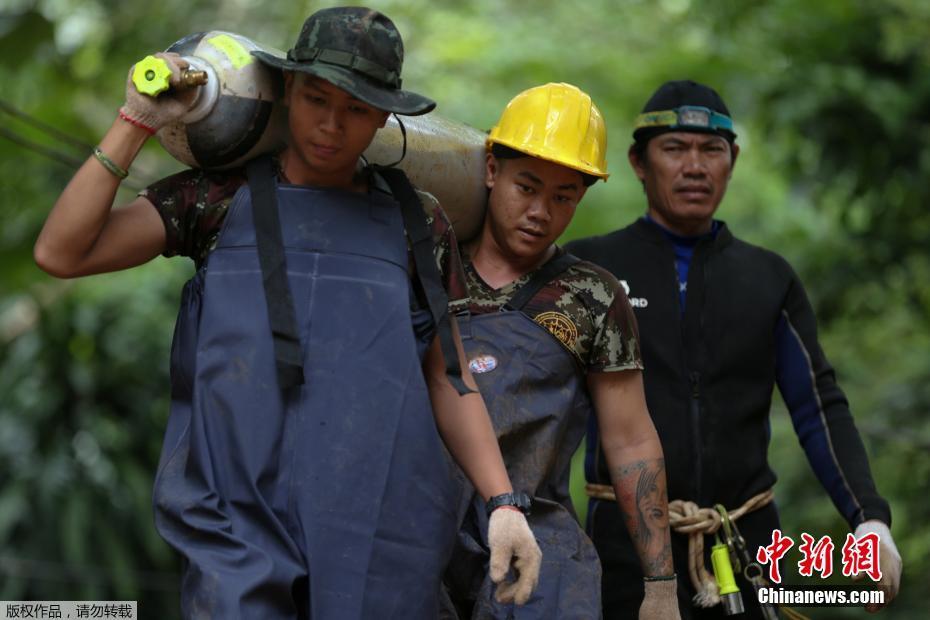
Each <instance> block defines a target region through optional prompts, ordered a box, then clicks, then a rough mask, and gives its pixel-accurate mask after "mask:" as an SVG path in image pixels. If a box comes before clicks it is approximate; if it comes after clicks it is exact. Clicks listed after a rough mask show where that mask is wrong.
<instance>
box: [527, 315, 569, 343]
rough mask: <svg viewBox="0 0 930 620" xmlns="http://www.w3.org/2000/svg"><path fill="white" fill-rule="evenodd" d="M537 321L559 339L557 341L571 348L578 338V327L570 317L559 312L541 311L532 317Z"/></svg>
mask: <svg viewBox="0 0 930 620" xmlns="http://www.w3.org/2000/svg"><path fill="white" fill-rule="evenodd" d="M534 320H535V321H536V322H537V323H539V324H540V325H542V326H543V327H545V328H546V329H547V330H549V333H550V334H552V335H553V336H555V337H556V338H558V339H559V342H561V343H562V344H564V345H565V346H566V347H568V348H569V349H571V348H572V347H574V346H575V340H577V339H578V328H577V327H575V324H574V323H573V322H572V320H571V319H570V318H568V317H567V316H565V315H564V314H562V313H561V312H543V313H542V314H539V315H537V316H536V318H535V319H534Z"/></svg>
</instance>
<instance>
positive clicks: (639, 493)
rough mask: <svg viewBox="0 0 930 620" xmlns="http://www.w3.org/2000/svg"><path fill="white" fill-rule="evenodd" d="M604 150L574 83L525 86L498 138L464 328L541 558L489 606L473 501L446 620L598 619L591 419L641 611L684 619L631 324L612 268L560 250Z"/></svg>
mask: <svg viewBox="0 0 930 620" xmlns="http://www.w3.org/2000/svg"><path fill="white" fill-rule="evenodd" d="M606 149H607V134H606V128H605V125H604V120H603V118H602V117H601V114H600V112H599V110H598V109H597V106H595V105H594V103H593V102H592V101H591V98H590V97H589V96H588V95H587V94H586V93H584V92H583V91H581V90H580V89H578V88H577V87H575V86H572V85H570V84H546V85H543V86H537V87H535V88H530V89H529V90H526V91H524V92H522V93H520V94H519V95H517V96H516V97H514V99H513V100H511V101H510V103H509V104H508V105H507V107H506V109H505V110H504V112H503V114H502V115H501V117H500V120H499V121H498V123H497V125H495V127H494V128H493V129H492V130H491V133H490V136H489V137H488V151H489V152H488V155H487V164H486V175H485V179H486V184H487V186H488V188H489V196H488V210H487V215H486V216H485V220H484V224H483V228H482V230H481V233H480V235H479V237H478V238H477V239H476V240H475V241H474V242H473V243H472V244H470V245H469V246H468V247H467V248H466V249H467V253H468V255H469V257H470V261H468V263H467V265H466V279H467V282H468V291H469V296H470V303H469V306H468V308H467V310H466V311H465V312H463V313H461V314H460V315H459V317H458V319H459V322H458V324H459V327H460V330H461V334H462V341H463V344H464V347H465V352H466V358H467V359H468V360H469V366H470V369H471V371H472V374H473V376H474V377H475V380H476V381H477V383H478V385H479V387H480V389H481V393H482V395H483V396H484V399H485V402H486V403H487V405H488V411H489V412H490V414H491V419H492V422H493V424H494V428H495V430H496V432H497V436H498V440H499V442H500V445H501V450H502V452H503V455H504V461H505V462H506V464H507V470H508V471H509V472H510V476H511V481H512V482H513V486H514V488H515V489H516V490H517V491H518V492H519V493H520V494H521V496H522V499H523V504H522V506H521V507H522V508H523V509H525V510H528V512H529V520H530V523H531V524H532V527H533V532H534V533H535V534H536V536H537V539H538V540H539V543H540V546H541V547H542V550H543V566H542V570H541V572H540V580H539V586H538V587H537V589H536V591H535V592H534V593H533V596H532V597H531V598H530V600H529V601H528V602H527V604H526V606H525V607H524V608H521V609H519V610H513V609H512V606H511V605H508V604H502V603H501V602H500V601H496V600H494V598H493V597H492V596H491V593H492V590H493V584H492V582H491V580H489V579H488V575H487V568H486V567H487V566H488V556H489V553H488V549H487V547H486V546H485V544H484V540H485V538H486V532H487V529H488V521H487V510H488V508H489V504H488V503H486V502H485V501H484V500H483V498H481V497H480V496H477V495H476V496H474V497H470V498H467V500H466V501H467V503H466V504H465V505H463V507H462V510H461V512H462V514H463V516H464V518H463V524H462V528H461V531H460V533H459V543H458V545H457V546H456V550H455V553H454V555H453V559H452V561H451V563H450V565H449V569H448V570H447V573H446V578H445V584H446V593H447V594H448V601H447V604H446V605H447V608H446V610H445V613H444V617H447V618H455V617H457V618H460V619H464V618H474V619H478V618H481V619H489V618H502V619H503V618H513V617H517V618H519V617H532V618H551V619H558V618H598V617H600V613H601V605H600V598H601V597H600V565H599V561H598V558H597V554H596V552H595V550H594V547H593V545H592V544H591V541H590V540H589V539H588V537H587V536H585V534H584V532H583V531H582V529H581V527H580V525H579V524H578V521H577V516H576V515H575V512H574V509H573V508H572V503H571V498H570V496H569V490H568V480H569V469H570V466H571V458H572V455H573V454H574V452H575V450H576V449H577V447H578V445H579V444H580V442H581V439H582V437H583V436H584V433H585V428H586V426H587V425H588V423H589V418H592V416H591V414H592V413H594V414H596V423H597V424H598V425H599V427H600V429H601V434H602V437H603V442H604V446H605V453H606V455H607V458H608V461H609V462H610V464H611V471H612V472H613V483H614V488H615V489H616V491H617V494H618V496H619V497H620V498H621V499H620V501H619V502H618V504H619V508H620V510H621V511H623V513H624V514H625V515H626V516H627V518H626V519H625V520H624V523H623V524H619V525H618V527H622V528H624V529H626V530H628V531H629V535H630V536H631V537H632V539H633V540H635V541H636V542H637V548H636V550H637V554H638V558H639V560H640V562H641V563H642V570H641V572H642V573H643V574H644V575H645V577H646V579H645V600H644V601H642V606H641V608H640V602H641V601H636V604H635V607H634V608H633V609H640V612H639V613H640V617H641V618H644V619H650V620H652V619H654V620H668V619H672V618H677V617H678V610H677V599H676V597H675V586H676V582H675V577H674V575H673V573H672V570H673V569H672V558H671V555H670V540H669V539H670V534H669V529H668V512H667V508H668V507H667V500H666V493H665V472H664V470H663V461H662V449H661V446H660V444H659V440H658V437H657V435H656V432H655V428H654V427H653V425H652V422H651V420H650V418H649V413H648V411H647V410H646V403H645V398H644V395H643V391H642V378H641V374H642V373H641V369H642V364H641V362H640V357H639V345H638V342H637V339H638V337H637V333H636V322H635V319H634V318H633V313H632V310H631V309H630V305H629V303H628V301H627V298H626V295H625V294H624V292H623V289H622V288H621V286H620V284H619V283H618V282H617V280H616V279H615V278H614V277H613V276H611V275H610V274H609V273H607V272H606V271H605V270H603V269H601V268H599V267H596V266H595V265H592V264H591V263H586V262H583V261H580V260H578V259H577V258H575V257H574V256H572V255H570V254H567V253H565V252H564V251H562V250H561V249H559V248H558V247H557V246H556V245H555V240H556V239H557V238H558V237H559V236H560V235H561V234H562V232H563V231H564V230H565V228H566V226H568V224H569V222H570V221H571V218H572V215H573V214H574V212H575V209H576V207H577V206H578V204H579V203H580V201H581V199H582V198H583V196H584V194H585V192H586V190H587V188H588V187H589V186H590V185H592V184H593V183H594V182H596V181H597V180H598V179H606V178H607V164H606V160H605V155H606ZM592 419H593V420H594V419H595V418H592ZM490 507H491V508H493V503H492V504H490ZM491 566H492V567H493V559H492V560H491ZM499 591H500V588H498V592H499ZM524 614H525V616H524Z"/></svg>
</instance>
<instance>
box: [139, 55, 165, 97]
mask: <svg viewBox="0 0 930 620" xmlns="http://www.w3.org/2000/svg"><path fill="white" fill-rule="evenodd" d="M170 79H171V68H170V67H169V66H168V63H167V62H165V61H164V59H162V58H156V57H155V56H146V57H145V58H143V59H142V60H140V61H139V62H137V63H136V66H135V68H134V69H133V70H132V83H133V84H134V85H135V86H136V90H137V91H139V92H140V93H142V94H143V95H148V96H150V97H155V96H156V95H158V94H159V93H163V92H165V91H166V90H168V87H169V86H170V83H169V80H170Z"/></svg>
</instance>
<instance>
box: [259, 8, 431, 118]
mask: <svg viewBox="0 0 930 620" xmlns="http://www.w3.org/2000/svg"><path fill="white" fill-rule="evenodd" d="M252 55H254V56H255V57H256V58H258V59H259V60H260V61H262V62H263V63H264V64H266V65H269V66H271V67H274V68H276V69H282V70H285V71H302V72H303V73H308V74H310V75H314V76H316V77H318V78H321V79H324V80H326V81H327V82H329V83H331V84H333V85H335V86H338V87H339V88H341V89H343V90H345V91H346V92H348V93H350V94H351V95H352V96H354V97H355V98H356V99H359V100H360V101H364V102H365V103H367V104H369V105H372V106H374V107H376V108H378V109H379V110H385V111H387V112H394V113H396V114H406V115H409V116H415V115H418V114H426V113H427V112H429V111H430V110H432V109H433V108H434V107H436V103H435V102H434V101H432V100H431V99H428V98H426V97H424V96H422V95H418V94H416V93H413V92H410V91H404V90H401V89H400V85H401V79H400V71H401V67H402V66H403V63H404V43H403V41H402V40H401V37H400V32H398V31H397V27H396V26H395V25H394V22H392V21H391V20H390V19H388V18H387V16H385V15H383V14H381V13H379V12H378V11H375V10H373V9H366V8H364V7H334V8H331V9H323V10H321V11H317V12H316V13H314V14H313V15H311V16H310V17H308V18H307V21H305V22H304V26H303V28H302V29H301V31H300V36H299V37H297V44H296V45H295V46H294V47H293V49H291V50H290V51H289V52H288V53H287V58H279V57H277V56H274V55H272V54H269V53H267V52H261V51H253V52H252Z"/></svg>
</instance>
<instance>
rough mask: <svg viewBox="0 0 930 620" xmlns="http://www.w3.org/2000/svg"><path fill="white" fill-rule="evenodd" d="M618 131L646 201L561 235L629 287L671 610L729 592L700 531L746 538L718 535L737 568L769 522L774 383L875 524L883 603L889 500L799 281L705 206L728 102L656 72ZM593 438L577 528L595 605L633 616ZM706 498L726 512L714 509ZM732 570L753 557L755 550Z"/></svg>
mask: <svg viewBox="0 0 930 620" xmlns="http://www.w3.org/2000/svg"><path fill="white" fill-rule="evenodd" d="M633 139H634V143H633V145H632V146H631V147H630V149H629V160H630V164H631V165H632V167H633V170H634V172H635V173H636V176H637V177H638V178H639V179H640V181H641V182H642V184H643V189H644V191H645V194H646V202H647V212H646V215H645V216H644V217H643V218H641V219H639V220H638V221H636V222H635V223H633V224H632V225H630V226H628V227H626V228H624V229H622V230H618V231H615V232H612V233H610V234H608V235H605V236H602V237H594V238H590V239H583V240H579V241H575V242H572V243H570V244H569V245H568V247H569V248H570V249H571V251H572V252H574V253H577V254H578V256H581V257H583V258H586V259H588V260H591V261H593V262H595V263H597V264H599V265H602V266H603V267H605V268H607V269H609V270H610V271H611V272H612V273H613V274H614V275H616V276H617V277H618V278H620V279H621V281H622V282H623V285H624V287H625V288H626V290H627V293H628V294H629V295H630V297H631V300H632V302H633V304H632V305H633V307H634V309H635V312H636V317H637V320H638V322H639V327H640V333H641V335H642V347H643V349H642V350H643V360H644V362H645V365H646V368H647V371H646V373H645V385H646V401H647V402H648V404H649V411H650V413H651V414H652V417H653V420H654V421H655V425H656V429H657V430H658V432H659V437H661V439H662V447H663V448H664V450H665V455H666V462H667V465H668V469H667V471H668V488H669V496H670V497H672V498H673V499H675V500H676V501H672V502H671V509H672V513H673V520H672V525H673V528H675V529H676V531H680V530H678V529H677V527H676V517H677V516H680V517H681V521H680V525H681V526H683V527H687V526H688V525H689V524H690V525H691V531H692V532H693V533H691V534H690V537H689V536H686V535H676V536H674V537H673V551H674V555H675V566H676V568H677V571H678V575H679V579H680V581H681V584H680V587H679V595H680V596H681V597H682V603H681V609H682V611H683V615H684V616H686V617H693V618H719V617H723V616H724V615H725V614H732V613H737V612H738V611H739V604H738V599H739V598H740V595H739V594H735V593H727V592H725V591H724V590H723V589H722V588H721V590H720V592H719V593H718V588H717V586H716V585H715V583H714V578H713V577H711V576H710V575H709V573H708V572H707V571H706V570H705V568H704V566H705V561H706V555H707V554H706V553H705V552H706V551H707V550H709V547H710V545H709V544H708V545H705V542H704V538H705V535H710V534H714V533H715V532H716V533H717V535H718V536H720V537H723V538H725V537H727V535H728V533H727V530H730V531H731V533H732V532H736V531H738V533H739V534H741V535H742V538H743V539H744V541H745V544H741V543H740V538H739V537H738V536H737V535H735V534H734V535H732V537H731V540H732V541H733V542H734V544H735V545H736V547H737V548H736V551H737V556H738V558H739V560H740V562H742V564H743V566H744V567H745V566H747V565H751V564H753V563H754V562H756V561H757V550H759V549H760V548H761V547H769V546H771V545H772V544H773V531H774V530H775V529H777V528H778V527H779V525H778V523H779V521H778V512H777V510H776V508H775V504H774V503H773V502H772V501H771V500H772V492H771V489H772V486H773V485H774V484H775V474H774V472H773V471H772V470H771V468H770V467H769V464H768V460H767V448H768V441H769V419H768V416H769V409H770V406H771V399H772V392H773V389H774V387H775V386H776V385H777V386H778V388H779V390H780V391H781V394H782V396H783V397H784V401H785V404H786V405H787V407H788V410H789V412H790V414H791V418H792V422H793V424H794V428H795V430H796V432H797V434H798V439H799V441H800V443H801V446H802V447H803V448H804V451H805V452H806V454H807V457H808V460H809V461H810V463H811V465H812V467H813V469H814V472H815V473H816V474H817V477H818V479H819V480H820V482H821V483H822V484H823V486H824V488H825V489H826V490H827V492H828V493H829V495H830V497H831V499H832V500H833V502H834V504H835V505H836V507H837V509H838V510H839V511H840V513H841V514H842V516H843V517H844V518H845V519H846V520H847V522H848V523H849V526H850V528H851V529H853V530H854V531H855V535H856V537H857V538H858V537H861V536H864V535H866V534H870V533H875V534H878V535H879V537H880V540H881V545H880V562H881V569H882V578H881V581H880V582H879V583H878V584H877V585H878V587H879V588H880V589H882V590H883V591H884V592H885V603H886V604H887V603H888V602H890V600H891V599H892V598H893V597H894V596H895V594H896V593H897V589H898V583H899V579H900V574H901V557H900V555H899V554H898V552H897V549H896V548H895V545H894V541H893V540H892V538H891V533H890V532H889V530H888V526H889V525H890V524H891V512H890V509H889V507H888V503H887V502H886V501H885V500H884V499H882V498H881V496H879V494H878V492H877V491H876V489H875V484H874V482H873V480H872V475H871V473H870V470H869V463H868V459H867V457H866V453H865V450H864V448H863V445H862V440H861V439H860V437H859V434H858V431H857V430H856V427H855V424H854V423H853V419H852V416H851V415H850V412H849V406H848V403H847V401H846V398H845V396H844V395H843V393H842V391H841V390H840V388H839V387H838V386H837V384H836V379H835V375H834V372H833V369H832V368H831V367H830V364H829V363H828V361H827V359H826V357H825V356H824V354H823V351H822V350H821V348H820V345H819V343H818V341H817V326H816V319H815V317H814V313H813V310H812V308H811V305H810V303H809V302H808V300H807V297H806V295H805V293H804V288H803V286H802V285H801V282H800V280H799V279H798V277H797V275H796V274H795V273H794V271H793V270H792V269H791V267H790V266H789V265H788V263H787V262H786V261H785V260H784V259H783V258H782V257H780V256H778V255H777V254H775V253H774V252H771V251H768V250H765V249H763V248H759V247H756V246H752V245H750V244H748V243H745V242H743V241H741V240H739V239H737V238H736V237H734V236H733V234H732V233H731V232H730V231H729V229H728V228H727V226H726V224H725V223H723V222H722V221H720V220H716V219H714V214H715V213H716V211H717V208H718V206H719V205H720V202H721V201H722V200H723V196H724V193H725V191H726V188H727V184H728V182H729V180H730V175H731V173H732V171H733V166H734V164H735V162H736V158H737V156H738V154H739V147H738V146H737V144H736V134H735V132H734V129H733V121H732V119H731V117H730V112H729V110H728V109H727V107H726V105H725V104H724V102H723V100H722V99H721V97H720V96H719V95H718V94H717V92H716V91H714V90H713V89H711V88H709V87H707V86H704V85H702V84H698V83H696V82H692V81H687V80H683V81H675V82H667V83H665V84H663V85H662V86H661V87H660V88H659V89H658V90H657V91H656V92H655V94H653V96H652V97H651V98H650V99H649V101H648V102H647V103H646V105H645V107H644V108H643V111H642V114H640V116H639V118H638V119H637V121H636V129H635V131H634V132H633ZM594 430H596V429H594ZM597 446H598V443H597V437H596V436H592V441H590V442H589V444H588V448H589V449H588V458H587V461H586V477H587V479H588V481H589V483H591V484H589V485H588V490H589V494H590V495H591V497H592V499H591V502H590V504H589V523H588V525H589V533H590V534H591V535H592V538H593V539H594V543H595V545H596V547H597V549H598V552H599V554H600V556H601V560H602V562H603V568H604V580H603V592H604V614H605V617H607V618H626V617H632V616H631V613H630V611H629V605H630V604H631V602H632V601H635V600H636V599H637V597H638V596H640V595H641V594H640V592H638V588H637V587H636V581H635V580H631V579H630V575H631V574H635V573H636V571H638V570H639V569H638V565H637V562H636V556H635V554H634V553H633V551H634V548H635V547H634V546H633V544H631V541H630V540H629V539H628V537H626V536H625V534H624V533H623V531H622V529H621V528H620V527H618V526H619V524H620V523H622V517H621V515H620V514H619V513H618V511H617V510H616V508H615V507H614V505H613V502H612V501H610V500H611V499H612V492H611V489H610V488H609V487H608V486H607V484H606V483H607V482H608V478H607V472H608V470H607V467H606V465H607V463H605V461H604V458H603V456H604V455H603V453H602V452H601V451H600V450H599V449H598V447H597ZM715 505H720V506H721V507H722V510H723V511H724V513H728V514H729V515H730V516H729V519H730V520H733V521H734V523H733V525H730V524H728V523H727V522H726V521H725V520H722V519H721V518H720V517H718V516H717V514H718V511H716V510H715V509H714V507H715ZM676 513H678V515H676ZM685 517H687V518H685ZM709 517H714V518H709ZM737 518H738V526H737V524H736V521H735V520H736V519H737ZM695 523H700V524H701V525H694V524H695ZM721 525H722V526H721ZM734 527H736V529H735V530H734ZM718 528H719V529H718ZM708 542H709V540H708ZM723 555H724V556H726V551H725V550H724V551H723ZM714 568H715V570H716V569H717V564H716V562H715V563H714ZM745 570H746V574H748V575H750V576H756V575H758V574H760V573H761V572H762V571H761V570H760V566H758V565H756V566H750V567H749V568H747V569H745ZM719 572H721V571H718V573H719ZM689 573H690V579H688V578H686V577H685V575H689ZM717 576H718V578H719V577H720V575H719V574H718V575H717ZM754 581H755V583H754V584H750V583H749V582H747V581H746V580H745V579H744V578H743V574H741V573H739V572H738V573H737V581H736V583H737V584H738V585H739V589H740V590H741V592H742V595H741V601H742V604H743V605H745V608H746V614H745V616H741V617H753V618H760V617H764V618H772V617H775V616H774V614H775V613H776V612H775V610H774V609H773V608H771V607H770V606H762V607H760V605H759V603H758V599H757V596H756V592H755V591H754V586H755V585H760V584H761V582H760V581H759V579H755V580H754ZM692 597H693V598H694V601H695V606H692V604H691V600H690V599H692ZM721 598H722V601H721ZM718 602H722V603H723V606H718V605H717V603H718ZM705 607H711V609H705ZM869 609H870V610H871V611H874V610H875V607H874V606H871V607H869Z"/></svg>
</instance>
